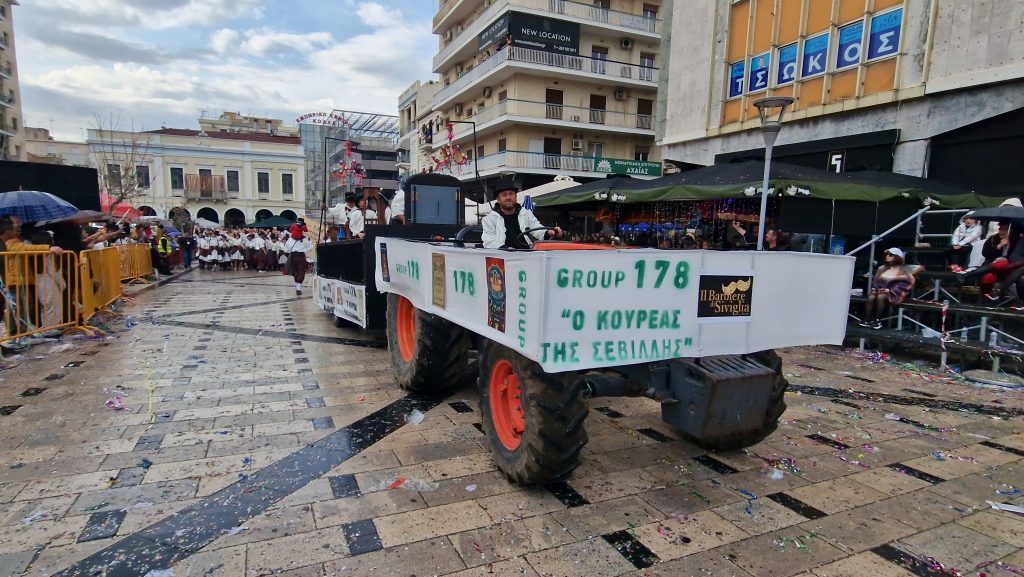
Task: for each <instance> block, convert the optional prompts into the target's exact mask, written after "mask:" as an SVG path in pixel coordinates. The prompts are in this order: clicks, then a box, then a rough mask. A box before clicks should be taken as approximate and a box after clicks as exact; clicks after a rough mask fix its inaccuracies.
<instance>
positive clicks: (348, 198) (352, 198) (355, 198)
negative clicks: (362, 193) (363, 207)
mask: <svg viewBox="0 0 1024 577" xmlns="http://www.w3.org/2000/svg"><path fill="white" fill-rule="evenodd" d="M345 202H359V195H358V194H356V193H354V192H346V193H345Z"/></svg>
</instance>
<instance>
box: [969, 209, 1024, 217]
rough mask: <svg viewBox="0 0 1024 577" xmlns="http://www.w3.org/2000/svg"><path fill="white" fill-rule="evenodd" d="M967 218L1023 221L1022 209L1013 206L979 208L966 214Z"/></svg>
mask: <svg viewBox="0 0 1024 577" xmlns="http://www.w3.org/2000/svg"><path fill="white" fill-rule="evenodd" d="M967 216H969V217H971V218H980V219H984V220H1024V208H1021V207H1019V206H1013V205H1009V206H997V207H995V208H979V209H978V210H974V211H971V212H969V213H967Z"/></svg>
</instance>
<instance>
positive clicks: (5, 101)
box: [0, 95, 14, 108]
mask: <svg viewBox="0 0 1024 577" xmlns="http://www.w3.org/2000/svg"><path fill="white" fill-rule="evenodd" d="M0 104H2V105H4V106H6V107H7V108H14V97H13V96H2V95H0Z"/></svg>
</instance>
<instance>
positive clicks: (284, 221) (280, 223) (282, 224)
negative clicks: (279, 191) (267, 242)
mask: <svg viewBox="0 0 1024 577" xmlns="http://www.w3.org/2000/svg"><path fill="white" fill-rule="evenodd" d="M293 224H295V221H294V220H291V219H288V218H285V217H283V216H272V217H270V218H265V219H263V220H261V221H259V222H257V223H256V224H254V225H252V226H253V227H255V228H288V227H289V226H291V225H293Z"/></svg>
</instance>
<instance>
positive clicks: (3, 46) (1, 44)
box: [0, 38, 10, 50]
mask: <svg viewBox="0 0 1024 577" xmlns="http://www.w3.org/2000/svg"><path fill="white" fill-rule="evenodd" d="M8 48H10V45H9V44H8V43H7V41H6V40H4V39H3V38H0V50H7V49H8Z"/></svg>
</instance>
